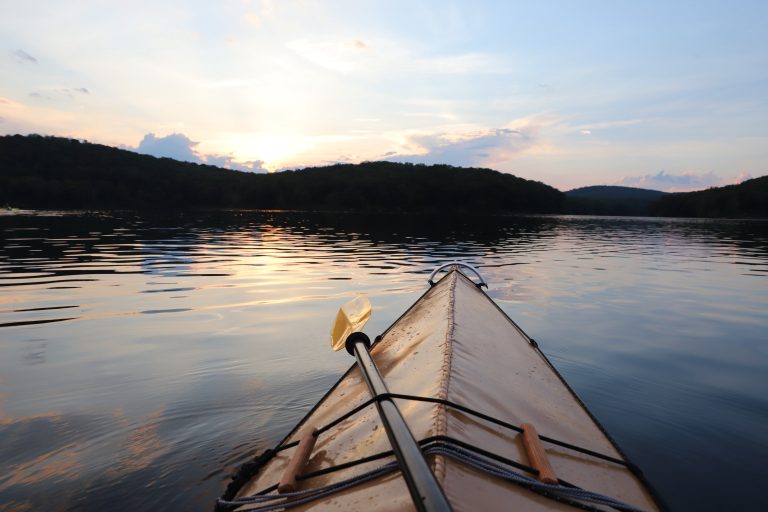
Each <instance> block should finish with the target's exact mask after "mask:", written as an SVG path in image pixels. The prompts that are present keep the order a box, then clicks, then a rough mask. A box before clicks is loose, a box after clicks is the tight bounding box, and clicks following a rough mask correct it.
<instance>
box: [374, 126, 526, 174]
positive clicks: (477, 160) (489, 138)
mask: <svg viewBox="0 0 768 512" xmlns="http://www.w3.org/2000/svg"><path fill="white" fill-rule="evenodd" d="M535 139H536V131H535V130H532V129H530V128H529V127H522V128H520V129H512V128H495V129H489V130H478V131H471V132H464V133H437V134H428V135H415V136H411V137H409V138H408V139H407V140H406V144H405V150H406V151H408V150H409V149H410V150H411V151H412V152H413V153H410V154H403V153H401V154H399V155H395V156H388V157H387V158H388V159H390V160H395V161H401V162H412V163H429V164H450V165H458V166H478V165H489V163H490V162H496V161H498V160H500V159H501V160H505V159H510V158H512V157H513V156H514V155H515V154H518V153H520V152H522V151H525V150H527V149H529V148H530V147H532V146H533V145H534V144H535Z"/></svg>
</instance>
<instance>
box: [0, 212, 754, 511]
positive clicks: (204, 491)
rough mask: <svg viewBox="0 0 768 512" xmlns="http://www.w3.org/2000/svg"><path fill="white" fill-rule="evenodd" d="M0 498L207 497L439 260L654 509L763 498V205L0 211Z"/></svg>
mask: <svg viewBox="0 0 768 512" xmlns="http://www.w3.org/2000/svg"><path fill="white" fill-rule="evenodd" d="M0 233H2V234H1V235H0V236H2V238H1V239H0V510H38V509H45V510H102V509H104V508H108V509H110V510H126V511H128V510H149V509H152V510H210V509H211V508H212V506H213V503H214V500H215V498H216V496H218V495H219V494H220V493H221V492H222V491H223V489H224V486H225V482H226V480H228V476H229V474H230V473H231V472H232V471H233V470H234V469H235V468H236V467H237V466H239V465H240V464H242V463H243V462H246V461H247V460H249V459H250V458H252V457H253V456H254V455H255V454H256V453H257V452H258V451H260V450H263V449H265V448H267V447H270V446H272V445H274V444H275V443H276V442H277V441H278V440H279V439H281V438H282V436H283V435H284V434H285V433H286V432H287V431H288V430H289V429H290V428H291V427H292V426H293V424H294V423H296V422H297V421H298V420H299V419H300V418H301V417H302V416H303V415H304V414H305V413H306V412H307V410H308V409H309V408H310V407H311V406H312V405H313V404H314V402H315V401H316V400H317V399H318V398H319V397H320V396H321V395H322V394H323V393H324V392H325V391H326V390H327V388H328V387H330V386H331V385H332V384H333V382H335V381H336V380H337V378H338V377H339V375H340V374H341V373H342V372H343V371H344V370H345V369H346V368H347V367H348V366H349V365H350V364H352V360H351V358H350V357H349V356H348V355H347V354H346V353H345V352H339V353H334V352H332V351H331V350H330V348H329V342H328V332H329V330H330V326H331V323H332V321H333V320H334V317H335V314H336V311H337V310H338V308H339V306H341V305H342V304H343V303H344V302H346V301H347V300H349V299H350V298H352V297H354V295H355V294H357V293H365V294H367V295H368V297H369V298H370V300H371V302H372V303H373V306H374V313H373V318H372V320H371V322H370V323H369V324H368V326H367V327H366V329H365V330H366V332H368V333H369V334H376V333H378V332H381V331H383V330H384V329H385V328H386V327H387V326H388V325H389V324H390V323H391V322H393V321H394V320H395V319H396V318H397V317H398V316H399V315H400V313H402V312H403V311H404V310H405V309H406V308H407V307H408V306H409V305H410V304H411V303H412V302H413V301H415V300H416V298H417V297H418V296H419V295H420V294H421V293H422V292H423V291H424V290H425V289H426V286H427V283H426V281H427V277H428V275H429V272H430V271H431V270H432V269H433V268H434V267H435V266H436V265H438V264H440V263H443V262H446V261H449V260H453V259H461V260H464V261H467V262H469V263H471V264H473V265H476V266H477V267H479V268H480V270H481V272H482V273H483V274H484V276H485V278H486V280H487V281H488V282H489V285H490V289H489V294H490V295H491V297H493V298H494V299H495V300H496V301H497V303H498V304H499V305H500V306H501V308H502V309H504V311H506V313H507V314H508V315H509V316H511V317H512V318H513V319H515V321H516V322H517V323H518V324H520V326H521V327H522V328H523V329H524V330H525V331H526V332H527V333H528V334H529V335H530V336H531V337H533V338H535V339H536V340H537V341H538V342H539V344H540V346H541V348H542V349H543V351H544V352H545V353H546V354H547V355H548V356H549V357H550V359H551V360H552V362H553V363H554V364H555V365H556V366H557V368H558V369H559V370H560V371H561V373H562V374H563V375H564V377H565V378H566V379H567V380H568V381H569V383H570V384H571V386H572V387H573V388H574V389H575V390H576V392H577V393H578V394H579V395H580V396H581V397H582V399H583V400H584V401H585V402H586V404H587V405H588V406H589V408H590V409H591V410H592V412H593V413H594V414H595V415H596V416H597V418H598V419H599V420H600V421H601V422H602V424H603V425H604V426H605V427H606V429H607V430H608V431H609V432H610V433H611V434H612V436H613V437H614V438H615V439H616V441H617V442H618V444H619V445H620V446H621V447H622V448H623V449H624V451H625V452H626V453H627V455H628V456H629V457H630V458H631V459H632V460H633V461H634V462H635V463H636V464H637V465H639V466H640V467H641V468H642V469H643V471H644V473H645V474H646V476H647V478H648V479H649V480H650V481H651V483H652V484H653V485H654V486H655V487H656V488H657V489H658V490H659V492H660V494H661V495H662V496H663V497H664V498H665V500H666V501H667V502H668V504H669V505H670V507H671V508H672V509H676V510H694V509H695V510H725V509H749V508H758V507H763V506H764V500H765V499H764V496H763V494H762V493H761V488H760V484H761V482H764V481H765V479H766V477H768V470H766V462H765V461H766V460H768V222H763V221H736V220H734V221H731V220H722V221H712V220H690V219H687V220H686V219H655V218H607V217H603V218H600V217H566V216H556V217H551V216H547V217H464V218H456V219H451V218H444V217H443V218H437V217H429V216H419V215H412V216H399V215H379V216H370V215H367V216H360V215H351V214H350V215H322V214H301V213H286V212H240V211H225V212H207V213H177V214H138V213H131V212H117V213H90V214H86V213H77V212H26V213H25V212H10V213H4V214H3V215H0Z"/></svg>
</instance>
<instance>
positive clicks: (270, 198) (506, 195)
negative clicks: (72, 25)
mask: <svg viewBox="0 0 768 512" xmlns="http://www.w3.org/2000/svg"><path fill="white" fill-rule="evenodd" d="M2 205H9V206H13V207H17V208H38V209H52V208H63V209H143V208H153V209H158V208H163V209H195V208H250V209H264V210H268V209H290V210H313V211H370V212H435V213H441V214H443V213H451V212H462V213H535V214H539V213H571V214H585V215H632V216H638V215H642V216H644V215H655V216H696V217H764V218H768V176H764V177H762V178H755V179H752V180H748V181H745V182H743V183H741V184H739V185H731V186H727V187H720V188H713V189H709V190H703V191H699V192H688V193H683V194H681V193H665V192H661V191H658V190H647V189H636V188H632V187H621V186H610V185H598V186H593V187H582V188H578V189H574V190H569V191H568V192H565V193H563V192H560V191H559V190H557V189H555V188H553V187H551V186H549V185H546V184H544V183H541V182H538V181H532V180H526V179H523V178H519V177H517V176H513V175H512V174H508V173H502V172H498V171H494V170H492V169H481V168H463V167H453V166H450V165H431V166H427V165H423V164H403V163H394V162H363V163H360V164H336V165H331V166H326V167H311V168H305V169H299V170H295V171H283V172H279V173H273V174H255V173H249V172H240V171H233V170H229V169H222V168H219V167H214V166H210V165H200V164H193V163H188V162H180V161H177V160H172V159H170V158H155V157H153V156H148V155H140V154H138V153H134V152H132V151H126V150H122V149H117V148H113V147H109V146H103V145H99V144H92V143H89V142H80V141H78V140H73V139H65V138H60V137H45V136H40V135H30V136H22V135H8V136H0V206H2Z"/></svg>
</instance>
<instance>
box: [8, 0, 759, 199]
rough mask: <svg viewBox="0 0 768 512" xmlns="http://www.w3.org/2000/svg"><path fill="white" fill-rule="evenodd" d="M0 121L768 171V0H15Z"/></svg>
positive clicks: (114, 140)
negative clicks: (517, 0) (58, 0)
mask: <svg viewBox="0 0 768 512" xmlns="http://www.w3.org/2000/svg"><path fill="white" fill-rule="evenodd" d="M0 12H2V16H0V77H1V78H0V134H11V133H41V134H50V135H61V136H69V137H76V138H83V139H87V140H90V141H92V142H98V143H103V144H109V145H113V146H120V147H124V148H128V149H134V150H138V151H140V152H144V153H149V154H155V155H163V156H171V157H176V158H180V159H184V160H190V161H206V162H209V163H213V164H217V165H223V166H228V167H232V168H239V169H250V170H254V171H264V170H270V171H272V170H279V169H283V168H295V167H299V166H306V165H323V164H328V163H333V162H359V161H363V160H382V159H388V160H395V161H407V162H423V163H448V164H453V165H461V166H482V167H490V168H493V169H498V170H501V171H505V172H510V173H513V174H516V175H518V176H521V177H525V178H529V179H536V180H540V181H543V182H545V183H548V184H551V185H553V186H556V187H558V188H560V189H568V188H572V187H576V186H584V185H592V184H624V185H630V186H641V187H646V188H657V189H663V190H690V189H698V188H706V187H708V186H713V185H722V184H726V183H734V182H737V181H740V180H743V179H745V178H747V177H750V176H751V177H757V176H762V175H765V174H768V29H767V28H766V27H768V2H766V1H763V0H758V1H733V2H709V1H701V0H699V1H694V2H685V1H675V2H668V1H659V2H655V1H644V2H630V1H603V2H588V1H562V2H554V1H547V2H511V1H509V2H507V1H499V2H475V1H473V2H469V1H467V2H451V1H437V0H435V1H414V0H410V1H403V2H400V1H393V0H387V1H367V0H354V1H342V0H339V1H331V0H328V1H326V2H321V1H311V0H306V1H299V0H296V1H291V0H285V1H279V0H273V1H266V0H262V1H258V0H253V1H245V0H232V1H221V2H215V1H192V0H187V1H183V2H182V1H164V2H160V1H157V0H155V1H152V2H149V1H139V0H133V1H130V2H128V1H114V2H111V1H110V2H103V1H101V2H97V1H77V0H72V1H69V2H52V1H49V2H39V1H35V0H25V1H23V2H19V1H10V0H0Z"/></svg>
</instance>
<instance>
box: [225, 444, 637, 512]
mask: <svg viewBox="0 0 768 512" xmlns="http://www.w3.org/2000/svg"><path fill="white" fill-rule="evenodd" d="M419 444H420V445H422V449H423V452H424V455H425V456H427V455H443V456H446V457H450V458H452V459H454V460H457V461H459V462H462V463H463V464H466V465H468V466H470V467H473V468H475V469H477V470H479V471H482V472H484V473H486V474H490V475H493V476H496V477H498V478H502V479H504V480H507V481H510V482H512V483H515V484H518V485H520V486H522V487H525V488H527V489H529V490H531V491H533V492H536V493H538V494H541V495H543V496H545V497H547V498H551V499H555V500H557V501H560V502H563V503H567V504H569V505H572V506H574V507H577V508H580V509H582V510H589V511H593V512H596V511H599V510H600V509H597V508H595V507H593V506H591V504H595V505H602V506H608V507H612V508H614V509H616V510H619V511H622V512H641V510H640V509H638V508H636V507H633V506H632V505H629V504H626V503H624V502H622V501H619V500H617V499H615V498H611V497H609V496H604V495H602V494H598V493H594V492H591V491H588V490H585V489H582V488H580V487H577V486H574V485H572V484H570V483H568V482H565V481H562V480H561V481H560V482H559V483H558V484H546V483H543V482H540V481H539V480H537V479H535V478H532V477H529V476H526V475H523V474H520V473H518V472H516V471H513V470H512V469H510V466H512V467H516V468H520V469H524V470H526V471H528V472H530V473H534V474H535V473H536V470H535V469H533V468H530V467H527V466H524V465H522V464H520V463H517V462H515V461H511V460H509V459H505V458H504V457H501V456H498V455H494V454H491V453H489V452H486V451H484V450H481V449H478V448H476V447H473V446H471V445H467V444H466V443H463V442H461V441H458V440H455V439H451V438H449V437H446V436H435V437H432V438H428V439H425V440H424V441H423V442H421V443H419ZM392 455H393V452H392V451H387V452H380V453H378V454H375V455H372V456H368V457H363V458H361V459H357V460H355V461H350V462H347V463H344V464H339V465H338V466H333V467H331V468H324V469H321V470H318V471H314V472H311V473H306V474H303V475H300V476H299V477H298V480H307V479H309V478H313V477H316V476H321V475H325V474H328V473H331V472H335V471H339V470H342V469H346V468H349V467H352V466H357V465H360V464H364V463H368V462H372V461H374V460H378V459H382V458H385V457H389V456H392ZM398 469H399V467H398V464H397V462H395V461H393V462H389V463H387V464H384V465H383V466H379V467H377V468H374V469H371V470H369V471H366V472H364V473H362V474H359V475H355V476H353V477H350V478H347V479H345V480H342V481H339V482H336V483H333V484H330V485H327V486H324V487H319V488H315V489H307V490H303V491H296V492H291V493H284V494H269V493H270V492H273V491H274V490H275V489H276V488H277V486H276V485H273V486H270V487H268V488H266V489H263V490H262V491H260V492H258V493H256V494H254V495H253V496H247V497H243V498H239V499H231V500H226V499H220V500H218V501H217V508H218V509H219V510H231V509H233V508H236V507H241V506H249V505H255V506H256V507H255V508H250V509H248V510H250V511H253V512H271V511H275V510H284V509H289V508H293V507H296V506H299V505H304V504H306V503H309V502H311V501H315V500H318V499H320V498H323V497H325V496H329V495H331V494H333V493H336V492H339V491H342V490H345V489H348V488H351V487H353V486H356V485H359V484H362V483H364V482H368V481H370V480H373V479H375V478H378V477H380V476H384V475H387V474H390V473H393V472H395V471H397V470H398Z"/></svg>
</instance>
